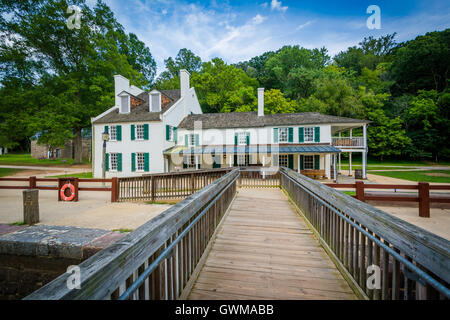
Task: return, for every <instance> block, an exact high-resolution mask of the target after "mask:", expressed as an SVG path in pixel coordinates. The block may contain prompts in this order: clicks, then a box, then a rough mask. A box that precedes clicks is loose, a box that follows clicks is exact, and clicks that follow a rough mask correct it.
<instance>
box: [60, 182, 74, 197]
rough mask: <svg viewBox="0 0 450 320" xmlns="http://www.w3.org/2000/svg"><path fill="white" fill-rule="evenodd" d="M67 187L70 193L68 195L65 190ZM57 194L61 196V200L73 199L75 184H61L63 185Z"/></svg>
mask: <svg viewBox="0 0 450 320" xmlns="http://www.w3.org/2000/svg"><path fill="white" fill-rule="evenodd" d="M67 188H69V189H70V191H71V194H70V196H69V197H68V196H66V190H67ZM59 195H60V197H61V199H62V200H63V201H72V200H73V199H75V186H74V185H73V184H70V183H66V184H65V185H63V187H62V188H61V191H60V192H59Z"/></svg>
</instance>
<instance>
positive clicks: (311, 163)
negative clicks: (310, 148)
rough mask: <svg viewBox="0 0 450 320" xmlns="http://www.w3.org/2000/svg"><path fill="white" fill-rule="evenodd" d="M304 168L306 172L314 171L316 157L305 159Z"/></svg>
mask: <svg viewBox="0 0 450 320" xmlns="http://www.w3.org/2000/svg"><path fill="white" fill-rule="evenodd" d="M303 168H305V170H314V156H304V157H303Z"/></svg>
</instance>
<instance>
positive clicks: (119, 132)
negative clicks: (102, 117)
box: [116, 126, 122, 141]
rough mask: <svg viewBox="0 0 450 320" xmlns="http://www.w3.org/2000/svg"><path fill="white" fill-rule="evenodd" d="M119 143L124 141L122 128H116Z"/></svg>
mask: <svg viewBox="0 0 450 320" xmlns="http://www.w3.org/2000/svg"><path fill="white" fill-rule="evenodd" d="M116 135H117V141H122V126H117V127H116Z"/></svg>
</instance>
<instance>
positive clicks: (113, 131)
mask: <svg viewBox="0 0 450 320" xmlns="http://www.w3.org/2000/svg"><path fill="white" fill-rule="evenodd" d="M109 141H117V126H111V127H109Z"/></svg>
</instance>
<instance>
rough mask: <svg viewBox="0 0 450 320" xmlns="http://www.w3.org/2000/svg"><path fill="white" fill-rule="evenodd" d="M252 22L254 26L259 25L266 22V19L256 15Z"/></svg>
mask: <svg viewBox="0 0 450 320" xmlns="http://www.w3.org/2000/svg"><path fill="white" fill-rule="evenodd" d="M252 20H253V23H254V24H261V23H263V22H264V20H266V18H265V17H263V16H261V15H260V14H257V15H256V16H254V17H253V19H252Z"/></svg>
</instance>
